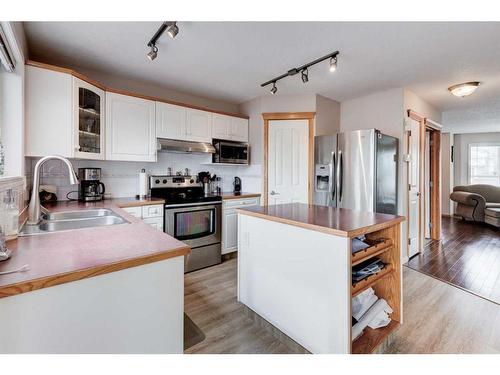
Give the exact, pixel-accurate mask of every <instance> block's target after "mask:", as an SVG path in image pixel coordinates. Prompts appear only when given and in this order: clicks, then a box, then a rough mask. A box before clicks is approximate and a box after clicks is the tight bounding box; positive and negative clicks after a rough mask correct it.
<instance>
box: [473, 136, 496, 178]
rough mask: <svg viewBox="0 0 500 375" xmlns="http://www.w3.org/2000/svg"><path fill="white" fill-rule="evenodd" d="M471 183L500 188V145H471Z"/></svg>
mask: <svg viewBox="0 0 500 375" xmlns="http://www.w3.org/2000/svg"><path fill="white" fill-rule="evenodd" d="M469 183H470V184H488V185H495V186H500V143H476V144H470V145H469Z"/></svg>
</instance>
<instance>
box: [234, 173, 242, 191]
mask: <svg viewBox="0 0 500 375" xmlns="http://www.w3.org/2000/svg"><path fill="white" fill-rule="evenodd" d="M233 185H234V193H235V194H236V195H238V194H241V178H239V177H238V176H236V177H235V178H234V182H233Z"/></svg>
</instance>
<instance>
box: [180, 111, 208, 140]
mask: <svg viewBox="0 0 500 375" xmlns="http://www.w3.org/2000/svg"><path fill="white" fill-rule="evenodd" d="M186 139H187V140H188V141H194V142H210V143H211V142H212V114H211V113H210V112H205V111H199V110H197V109H188V110H187V117H186Z"/></svg>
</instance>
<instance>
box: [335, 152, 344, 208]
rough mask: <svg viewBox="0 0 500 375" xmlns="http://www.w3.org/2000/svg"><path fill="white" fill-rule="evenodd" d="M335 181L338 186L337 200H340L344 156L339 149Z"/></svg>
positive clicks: (342, 184) (342, 188)
mask: <svg viewBox="0 0 500 375" xmlns="http://www.w3.org/2000/svg"><path fill="white" fill-rule="evenodd" d="M336 172H337V182H338V187H339V202H342V191H343V190H344V182H343V180H344V158H343V157H342V151H339V163H338V167H337V171H336Z"/></svg>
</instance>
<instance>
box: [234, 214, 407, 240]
mask: <svg viewBox="0 0 500 375" xmlns="http://www.w3.org/2000/svg"><path fill="white" fill-rule="evenodd" d="M236 212H238V213H241V214H244V215H248V216H254V217H258V218H261V219H266V220H271V221H276V222H278V223H282V224H288V225H293V226H296V227H300V228H304V229H310V230H315V231H317V232H321V233H326V234H334V235H336V236H341V237H348V238H353V237H356V236H359V235H362V234H366V233H371V232H375V231H377V230H381V229H385V228H388V227H391V226H393V225H395V224H399V223H401V222H403V221H404V220H405V218H404V217H402V216H398V217H396V218H394V219H392V220H388V221H386V222H383V223H379V224H373V225H368V226H364V227H361V228H357V229H353V230H349V231H344V230H339V229H334V228H328V227H323V226H321V225H316V224H309V223H303V222H300V221H295V220H290V219H285V218H282V217H276V216H271V215H267V214H262V213H260V212H253V211H247V210H245V209H244V208H237V209H236Z"/></svg>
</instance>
